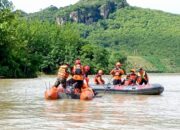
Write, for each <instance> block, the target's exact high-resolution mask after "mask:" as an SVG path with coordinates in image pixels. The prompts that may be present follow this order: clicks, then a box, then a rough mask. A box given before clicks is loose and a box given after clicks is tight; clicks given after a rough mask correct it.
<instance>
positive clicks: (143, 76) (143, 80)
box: [137, 67, 149, 85]
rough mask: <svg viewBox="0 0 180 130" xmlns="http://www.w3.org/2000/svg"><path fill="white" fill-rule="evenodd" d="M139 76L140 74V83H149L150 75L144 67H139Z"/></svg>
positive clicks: (138, 80)
mask: <svg viewBox="0 0 180 130" xmlns="http://www.w3.org/2000/svg"><path fill="white" fill-rule="evenodd" d="M137 76H138V79H137V82H138V83H139V85H142V84H143V83H144V84H147V83H148V82H149V78H148V75H147V73H146V71H145V70H144V69H143V68H142V67H141V68H140V69H139V72H138V74H137Z"/></svg>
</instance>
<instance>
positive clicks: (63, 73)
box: [54, 64, 69, 89]
mask: <svg viewBox="0 0 180 130" xmlns="http://www.w3.org/2000/svg"><path fill="white" fill-rule="evenodd" d="M68 67H69V65H68V64H64V65H61V66H60V67H59V70H58V76H57V80H56V82H55V84H54V87H56V88H57V87H58V86H59V85H60V84H61V85H62V87H63V88H64V89H65V88H66V80H67V78H68V76H69V71H68Z"/></svg>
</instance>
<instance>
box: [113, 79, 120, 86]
mask: <svg viewBox="0 0 180 130" xmlns="http://www.w3.org/2000/svg"><path fill="white" fill-rule="evenodd" d="M113 85H121V80H120V79H114V80H113Z"/></svg>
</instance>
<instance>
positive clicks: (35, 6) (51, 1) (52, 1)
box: [11, 0, 79, 13]
mask: <svg viewBox="0 0 180 130" xmlns="http://www.w3.org/2000/svg"><path fill="white" fill-rule="evenodd" d="M11 1H12V2H13V4H14V5H15V9H21V10H23V11H25V12H27V13H32V12H37V11H39V10H41V9H44V8H46V7H48V6H50V5H54V6H56V7H64V6H67V5H70V4H75V3H76V2H77V1H79V0H11Z"/></svg>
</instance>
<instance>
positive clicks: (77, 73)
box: [72, 64, 84, 80]
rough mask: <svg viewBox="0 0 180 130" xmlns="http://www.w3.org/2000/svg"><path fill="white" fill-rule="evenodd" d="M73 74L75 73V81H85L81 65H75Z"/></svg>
mask: <svg viewBox="0 0 180 130" xmlns="http://www.w3.org/2000/svg"><path fill="white" fill-rule="evenodd" d="M72 73H73V79H74V80H83V79H84V69H83V66H82V65H81V64H77V65H74V67H73V70H72Z"/></svg>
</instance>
